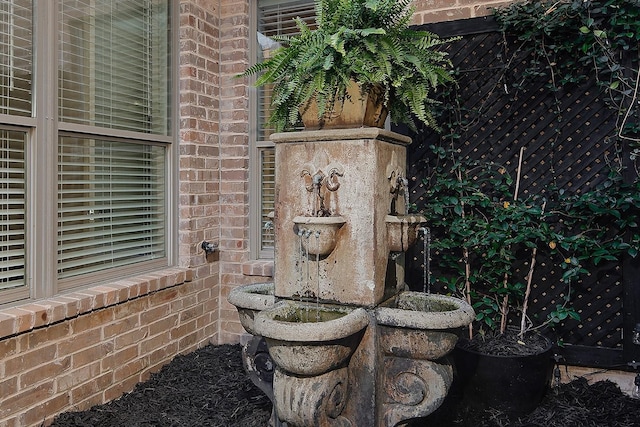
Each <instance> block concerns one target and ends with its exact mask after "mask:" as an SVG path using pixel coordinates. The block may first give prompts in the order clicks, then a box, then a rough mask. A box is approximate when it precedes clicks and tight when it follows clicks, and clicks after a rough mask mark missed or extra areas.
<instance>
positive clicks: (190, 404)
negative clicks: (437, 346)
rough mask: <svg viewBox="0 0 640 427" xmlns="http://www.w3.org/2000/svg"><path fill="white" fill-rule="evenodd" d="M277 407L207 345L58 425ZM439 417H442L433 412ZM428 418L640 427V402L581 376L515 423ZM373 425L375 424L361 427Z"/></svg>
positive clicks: (234, 417)
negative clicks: (142, 381) (106, 400)
mask: <svg viewBox="0 0 640 427" xmlns="http://www.w3.org/2000/svg"><path fill="white" fill-rule="evenodd" d="M270 415H271V402H270V401H269V399H268V398H267V397H266V396H265V395H264V394H262V392H261V391H260V390H259V389H258V388H257V387H255V386H254V385H253V383H252V382H251V381H250V380H249V379H248V377H247V375H246V374H245V372H244V369H243V367H242V360H241V355H240V346H238V345H221V346H213V345H208V346H206V347H203V348H201V349H199V350H196V351H194V352H192V353H190V354H187V355H181V356H177V357H175V358H174V359H173V361H172V362H171V363H169V364H167V365H165V366H164V367H163V368H162V369H161V370H160V371H159V372H157V373H155V374H153V375H152V376H151V378H150V379H149V380H148V381H146V382H144V383H140V384H138V385H137V386H136V388H135V389H134V390H133V391H132V392H131V393H127V394H124V395H123V396H122V397H120V398H119V399H117V400H114V401H112V402H109V403H107V404H104V405H98V406H94V407H93V408H91V409H89V410H86V411H82V412H66V413H63V414H60V415H59V416H57V417H56V419H55V420H54V422H53V424H52V426H53V427H121V426H127V427H200V426H202V427H206V426H219V427H223V426H224V427H229V426H242V427H258V426H259V427H266V426H267V425H268V422H269V418H270ZM434 415H436V414H434ZM439 416H440V418H439V419H438V420H436V418H433V417H429V418H427V419H425V421H424V422H418V423H414V424H412V425H415V426H425V427H426V426H430V427H448V426H452V427H453V426H456V427H466V426H474V427H504V426H509V427H573V426H576V427H577V426H579V427H606V426H611V427H640V400H638V399H633V398H631V397H629V396H627V395H625V394H624V393H622V392H621V391H620V389H619V388H618V386H617V385H616V384H615V383H613V382H610V381H600V382H597V383H594V384H591V385H590V384H588V383H587V380H586V379H584V378H579V379H577V380H575V381H572V382H571V383H568V384H562V385H560V386H559V387H558V388H556V389H552V390H550V392H549V393H548V394H547V396H546V397H545V399H544V400H543V402H542V403H541V404H540V405H539V406H538V408H537V409H536V410H534V411H533V412H532V413H531V414H529V415H527V416H526V417H523V418H521V419H517V420H508V419H506V418H505V417H504V416H503V415H502V414H499V413H496V412H492V411H484V412H481V413H475V414H473V417H472V416H471V415H470V414H468V413H464V411H460V412H459V413H456V414H449V415H448V419H444V418H446V417H443V416H442V414H439ZM357 427H369V426H357Z"/></svg>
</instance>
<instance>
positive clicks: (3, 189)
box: [0, 130, 27, 289]
mask: <svg viewBox="0 0 640 427" xmlns="http://www.w3.org/2000/svg"><path fill="white" fill-rule="evenodd" d="M26 138H27V134H26V133H25V132H18V131H9V130H0V289H8V288H15V287H18V286H23V285H24V284H25V280H24V278H25V190H26V182H25V163H24V162H25V156H24V147H25V141H26Z"/></svg>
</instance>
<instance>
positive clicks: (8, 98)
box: [0, 0, 33, 116]
mask: <svg viewBox="0 0 640 427" xmlns="http://www.w3.org/2000/svg"><path fill="white" fill-rule="evenodd" d="M32 46H33V41H32V6H31V0H10V1H6V0H4V1H2V2H0V114H10V115H16V116H31V109H32V108H31V107H32V103H31V85H32V83H31V82H32V64H33V60H32V54H33V49H32Z"/></svg>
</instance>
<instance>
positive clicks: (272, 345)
mask: <svg viewBox="0 0 640 427" xmlns="http://www.w3.org/2000/svg"><path fill="white" fill-rule="evenodd" d="M368 324H369V315H368V314H367V312H366V311H365V310H364V309H363V308H353V307H345V306H338V305H330V304H316V303H312V302H297V301H290V300H285V301H280V302H278V303H276V304H275V305H274V306H273V307H272V308H270V309H267V310H264V311H261V312H260V313H258V314H256V317H255V325H254V326H255V330H256V332H257V333H258V334H260V335H262V336H263V337H264V338H265V339H266V341H267V346H268V348H269V354H270V355H271V358H272V359H273V360H274V362H275V364H276V365H277V366H279V367H280V368H281V369H283V370H284V371H286V372H289V373H292V374H296V375H305V376H315V375H320V374H323V373H325V372H328V371H330V370H332V369H335V368H337V367H339V366H341V365H343V364H344V363H345V362H346V361H347V360H348V359H349V357H350V356H351V354H353V352H354V351H355V349H356V348H357V346H358V344H359V343H360V340H361V339H362V333H361V332H362V331H363V330H364V329H365V328H366V327H367V325H368Z"/></svg>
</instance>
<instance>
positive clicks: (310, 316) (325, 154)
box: [230, 128, 474, 427]
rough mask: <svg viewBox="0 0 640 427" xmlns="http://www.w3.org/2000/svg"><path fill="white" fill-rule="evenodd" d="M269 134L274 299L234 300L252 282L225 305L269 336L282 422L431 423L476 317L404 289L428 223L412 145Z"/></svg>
mask: <svg viewBox="0 0 640 427" xmlns="http://www.w3.org/2000/svg"><path fill="white" fill-rule="evenodd" d="M271 138H272V140H273V141H274V143H275V144H276V186H275V188H276V195H275V196H276V201H275V206H276V209H275V214H274V227H275V229H274V232H275V270H274V287H273V295H274V301H273V303H272V301H270V300H269V301H268V304H262V305H264V307H263V306H262V305H260V304H257V305H256V304H253V303H252V304H247V305H250V307H245V306H244V303H240V302H238V301H240V300H242V301H244V300H245V298H237V294H241V293H242V292H245V293H248V294H250V293H251V292H256V290H254V289H253V288H250V286H246V287H241V288H238V290H237V291H236V292H235V293H234V295H233V298H230V301H231V302H232V303H233V304H235V305H236V306H237V307H238V310H239V312H241V313H242V314H243V319H244V323H243V324H245V323H246V326H245V327H246V328H247V329H248V331H249V332H251V333H254V334H257V335H261V336H263V337H264V338H265V339H266V342H267V346H268V348H269V354H270V355H271V358H272V360H273V362H274V364H275V371H274V373H273V390H272V391H273V393H272V394H271V395H270V396H272V401H273V403H274V408H275V414H276V416H277V418H278V419H279V422H282V423H285V425H286V426H287V427H303V426H316V427H325V426H339V427H359V426H368V427H369V426H370V427H390V426H396V425H402V424H404V423H405V422H406V421H407V420H410V419H413V418H418V417H423V416H426V415H428V414H429V413H431V412H433V411H434V410H435V409H437V407H438V406H439V405H440V404H441V403H442V401H443V400H444V397H445V396H446V394H447V392H448V389H449V386H450V385H451V382H452V379H453V370H452V368H451V366H450V364H449V363H448V361H447V358H446V355H447V354H448V353H449V352H450V351H451V350H452V349H453V346H454V345H455V342H456V340H457V336H458V335H457V334H458V332H460V331H461V330H462V328H463V327H465V326H467V325H468V324H469V323H470V322H471V321H472V319H473V317H474V313H473V309H472V308H471V307H470V306H469V305H468V304H467V303H466V302H464V301H462V300H459V299H456V298H450V297H445V296H437V295H429V294H424V293H415V292H409V291H406V290H405V289H404V288H405V284H404V265H403V260H404V257H403V252H404V251H406V250H407V249H408V248H409V247H410V246H411V245H412V244H413V243H414V242H415V240H416V239H417V233H418V228H419V227H420V226H421V224H423V223H424V222H425V221H426V219H425V218H424V217H422V216H420V215H408V213H407V210H408V209H407V208H408V207H407V205H408V188H407V179H406V176H405V174H406V145H407V144H409V143H410V142H411V140H410V139H409V138H407V137H405V136H402V135H399V134H396V133H393V132H389V131H385V130H383V129H378V128H358V129H340V130H326V131H304V132H292V133H280V134H274V135H272V136H271ZM254 299H255V297H253V298H246V300H248V301H253V300H254ZM262 300H263V299H262V298H260V301H262ZM247 310H248V311H247Z"/></svg>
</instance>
